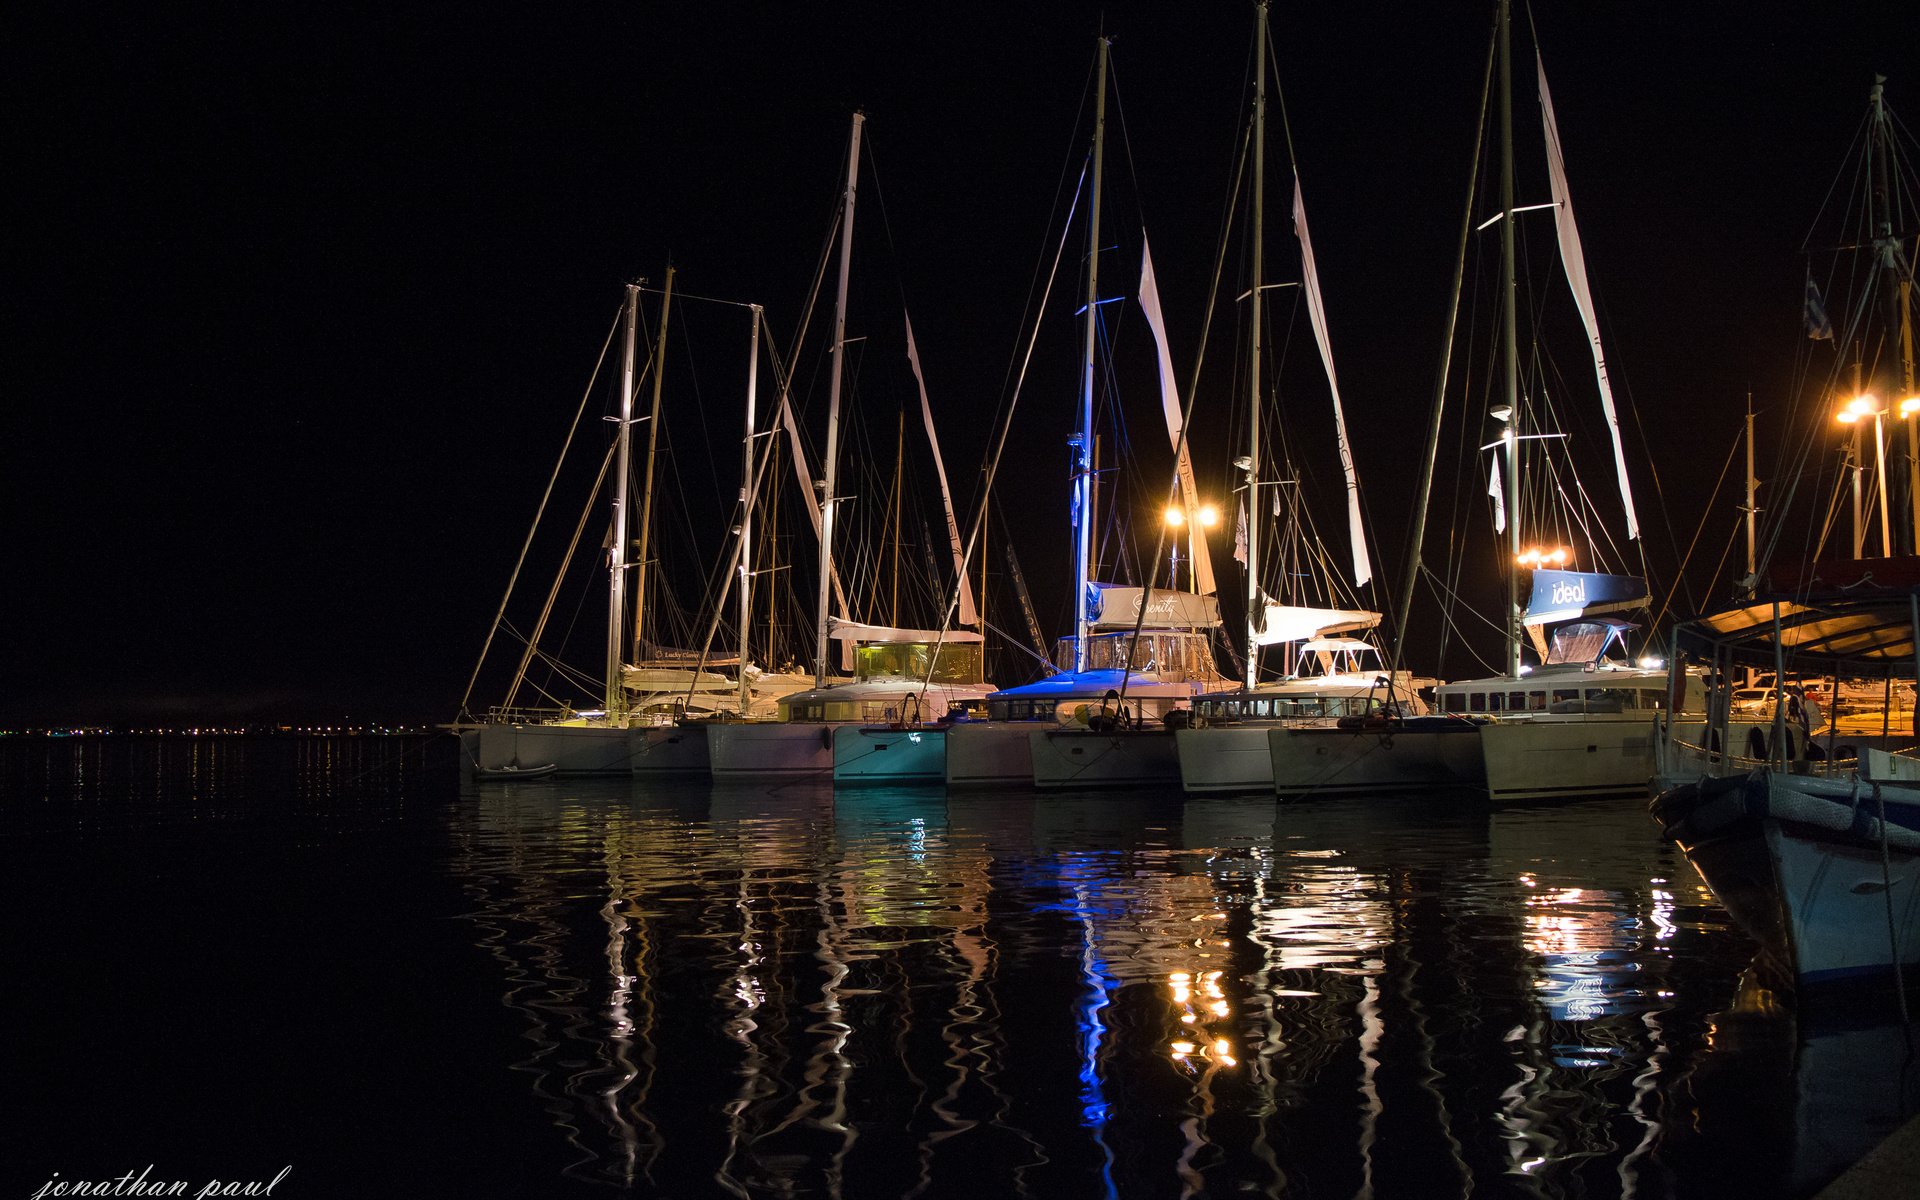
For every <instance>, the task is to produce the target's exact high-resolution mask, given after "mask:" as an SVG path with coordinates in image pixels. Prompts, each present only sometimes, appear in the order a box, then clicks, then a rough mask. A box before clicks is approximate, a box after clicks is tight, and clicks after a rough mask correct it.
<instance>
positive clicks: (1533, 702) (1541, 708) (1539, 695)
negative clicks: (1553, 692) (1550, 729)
mask: <svg viewBox="0 0 1920 1200" xmlns="http://www.w3.org/2000/svg"><path fill="white" fill-rule="evenodd" d="M1527 711H1529V712H1545V711H1547V694H1546V693H1545V692H1543V691H1542V692H1528V693H1527Z"/></svg>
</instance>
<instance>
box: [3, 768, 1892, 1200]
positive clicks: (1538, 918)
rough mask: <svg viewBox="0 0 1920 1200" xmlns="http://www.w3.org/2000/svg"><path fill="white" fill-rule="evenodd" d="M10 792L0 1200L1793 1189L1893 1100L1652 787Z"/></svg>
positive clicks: (198, 787)
mask: <svg viewBox="0 0 1920 1200" xmlns="http://www.w3.org/2000/svg"><path fill="white" fill-rule="evenodd" d="M0 787H3V789H4V790H3V792H0V797H3V799H4V807H3V808H0V879H3V880H4V883H0V887H4V889H5V901H6V909H5V911H6V914H7V928H8V936H7V938H6V939H5V940H6V944H7V950H6V954H5V960H4V961H5V970H4V982H3V983H0V989H3V990H4V994H5V996H6V1006H7V1010H8V1013H7V1020H6V1026H5V1027H6V1038H5V1043H4V1044H5V1052H4V1061H0V1071H4V1079H5V1082H6V1090H7V1093H8V1094H9V1099H10V1103H9V1105H8V1107H9V1108H10V1109H11V1110H12V1112H13V1115H12V1116H11V1117H10V1118H9V1119H8V1120H7V1121H6V1122H5V1123H4V1126H0V1197H12V1196H22V1197H26V1196H32V1195H33V1194H34V1193H35V1192H36V1190H39V1189H42V1188H43V1187H45V1186H46V1185H48V1184H49V1183H58V1182H61V1181H96V1180H112V1179H117V1178H119V1177H121V1176H122V1175H123V1174H125V1173H127V1172H129V1171H131V1172H133V1173H134V1174H135V1175H136V1176H137V1175H138V1174H139V1172H140V1171H141V1170H142V1169H143V1168H148V1167H151V1171H150V1174H149V1176H148V1178H149V1180H150V1181H151V1180H162V1181H173V1180H180V1181H186V1182H187V1183H188V1185H189V1187H188V1191H187V1192H186V1194H188V1195H192V1194H194V1193H195V1192H196V1191H198V1190H199V1189H200V1188H201V1187H202V1185H203V1184H205V1183H206V1182H208V1181H210V1180H220V1181H241V1182H244V1181H260V1182H261V1183H262V1185H263V1186H264V1183H265V1182H266V1181H270V1180H272V1179H274V1178H275V1176H276V1175H277V1174H279V1173H280V1172H281V1170H282V1168H285V1167H291V1168H292V1170H291V1172H290V1173H288V1174H286V1175H285V1176H284V1177H282V1178H281V1179H280V1182H279V1183H277V1184H276V1185H275V1186H274V1190H273V1192H272V1195H273V1196H274V1197H276V1198H285V1200H311V1198H316V1197H326V1198H329V1200H331V1198H333V1197H348V1196H375V1197H401V1196H407V1197H413V1196H462V1197H475V1198H490V1197H543V1196H612V1195H616V1194H623V1193H624V1194H631V1195H637V1196H663V1197H668V1196H670V1197H705V1196H734V1197H741V1196H752V1197H760V1196H766V1197H789V1196H792V1197H798V1196H845V1197H854V1198H865V1197H968V1198H993V1197H1033V1198H1036V1200H1055V1198H1070V1197H1104V1196H1121V1197H1189V1196H1209V1197H1240V1196H1286V1197H1366V1196H1379V1197H1394V1196H1415V1197H1423V1196H1468V1195H1471V1196H1542V1197H1560V1196H1568V1197H1587V1196H1594V1197H1603V1196H1723V1195H1733V1194H1738V1195H1743V1196H1749V1197H1774V1196H1781V1197H1794V1196H1802V1195H1807V1194H1810V1193H1811V1192H1812V1191H1814V1190H1816V1189H1817V1188H1818V1187H1819V1186H1820V1185H1821V1184H1823V1183H1824V1182H1826V1181H1827V1180H1828V1179H1830V1178H1832V1177H1833V1176H1834V1175H1836V1174H1837V1173H1838V1172H1839V1171H1841V1170H1842V1169H1844V1168H1845V1167H1846V1166H1847V1165H1848V1164H1850V1163H1851V1162H1852V1161H1854V1160H1855V1159H1856V1158H1857V1157H1858V1156H1859V1155H1861V1154H1862V1153H1864V1152H1865V1151H1866V1150H1867V1149H1869V1148H1871V1146H1872V1145H1874V1144H1875V1143H1876V1142H1877V1141H1878V1139H1879V1138H1880V1137H1881V1136H1884V1134H1886V1133H1887V1132H1889V1131H1890V1130H1891V1129H1892V1128H1894V1127H1895V1126H1896V1125H1897V1124H1898V1123H1899V1121H1900V1120H1901V1118H1902V1117H1903V1116H1904V1115H1908V1113H1907V1112H1903V1110H1902V1103H1901V1100H1902V1092H1903V1091H1904V1092H1905V1096H1906V1099H1907V1100H1908V1101H1909V1111H1910V1102H1911V1101H1912V1100H1913V1098H1914V1094H1915V1089H1914V1082H1913V1078H1914V1075H1915V1071H1914V1068H1913V1066H1912V1064H1911V1062H1910V1056H1909V1054H1908V1050H1907V1045H1906V1038H1905V1036H1904V1031H1903V1029H1902V1028H1901V1027H1900V1026H1899V1025H1898V1024H1876V1023H1875V1022H1876V1021H1879V1020H1888V1019H1890V1018H1891V1017H1892V1012H1891V1008H1890V1005H1889V1006H1887V1011H1885V1012H1879V1013H1874V1012H1869V1013H1866V1014H1864V1015H1863V1014H1861V1013H1853V1014H1851V1015H1849V1016H1847V1017H1846V1018H1845V1019H1839V1018H1837V1017H1834V1018H1828V1017H1824V1016H1823V1017H1819V1018H1818V1019H1816V1018H1815V1016H1814V1015H1813V1014H1799V1015H1798V1016H1796V1014H1795V1013H1794V1012H1793V1011H1792V1010H1791V1005H1790V998H1789V997H1786V996H1782V995H1779V994H1777V993H1775V992H1774V991H1771V990H1769V989H1768V988H1766V987H1765V986H1763V985H1762V984H1761V983H1760V982H1759V981H1758V976H1757V975H1756V974H1755V973H1754V972H1752V971H1750V970H1749V965H1750V963H1751V962H1752V960H1753V957H1754V952H1755V947H1754V946H1753V944H1752V943H1751V942H1749V941H1748V940H1747V938H1746V937H1745V936H1744V935H1743V934H1741V933H1740V932H1739V931H1738V930H1737V929H1735V928H1734V927H1733V926H1732V925H1731V923H1730V922H1729V919H1728V918H1727V916H1726V914H1725V913H1724V912H1723V911H1722V910H1721V909H1720V907H1719V905H1718V904H1716V903H1715V902H1714V901H1713V899H1712V898H1711V896H1709V895H1708V894H1706V892H1705V889H1704V888H1703V887H1702V885H1701V883H1700V881H1699V879H1698V877H1697V876H1696V875H1695V874H1694V872H1693V870H1692V868H1691V867H1689V866H1688V865H1687V863H1686V860H1685V858H1684V857H1683V856H1682V855H1681V854H1680V853H1679V852H1678V851H1677V850H1676V849H1675V848H1673V847H1671V846H1668V845H1666V844H1664V843H1662V842H1661V840H1660V838H1659V834H1658V830H1657V829H1656V827H1655V826H1654V824H1653V822H1652V821H1651V820H1650V819H1649V818H1648V816H1647V814H1646V811H1645V805H1644V804H1642V803H1604V804H1583V805H1577V806H1566V807H1559V808H1536V809H1508V810H1497V811H1490V810H1488V809H1487V808H1486V807H1485V806H1484V805H1481V804H1474V803H1466V802H1460V801H1453V802H1446V803H1438V802H1416V801H1404V800H1401V801H1394V800H1377V801H1359V800H1339V801H1329V802H1325V803H1313V802H1309V803H1299V804H1292V805H1288V806H1285V807H1281V806H1276V805H1275V804H1274V802H1273V801H1272V800H1271V799H1269V798H1262V797H1252V798H1233V799H1183V798H1182V797H1180V796H1178V795H1095V794H1086V795H1046V796H1035V795H1032V794H1022V793H1011V794H1007V793H996V794H985V795H969V796H960V795H956V796H952V797H948V796H945V795H943V794H942V793H940V792H939V791H937V790H919V791H906V790H901V791H882V790H868V791H861V792H855V793H843V794H842V795H840V796H839V797H835V796H834V795H833V794H832V792H831V791H830V790H827V789H825V788H819V787H813V786H795V787H785V788H747V789H738V788H716V787H711V786H709V785H707V784H705V783H697V784H676V785H666V784H660V783H629V782H628V781H626V780H612V781H585V780H581V781H572V780H564V779H552V780H534V781H520V782H512V783H507V784H498V785H494V784H488V785H482V786H479V787H477V788H476V787H474V786H473V785H471V784H468V785H465V787H464V789H463V785H462V783H461V781H460V780H459V778H458V776H457V774H456V771H455V766H454V753H453V747H452V744H451V742H450V741H448V740H446V739H427V738H402V737H357V738H344V737H343V738H334V739H322V738H295V737H281V738H244V737H224V738H205V739H192V738H185V737H176V738H138V737H119V736H116V737H89V738H68V739H49V740H41V739H23V738H12V739H0ZM48 1194H52V1193H51V1192H49V1193H48Z"/></svg>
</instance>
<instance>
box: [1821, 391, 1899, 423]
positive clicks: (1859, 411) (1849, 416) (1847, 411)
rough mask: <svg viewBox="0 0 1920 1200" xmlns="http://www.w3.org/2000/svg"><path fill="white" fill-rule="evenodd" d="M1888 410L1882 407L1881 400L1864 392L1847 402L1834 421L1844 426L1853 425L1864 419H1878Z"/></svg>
mask: <svg viewBox="0 0 1920 1200" xmlns="http://www.w3.org/2000/svg"><path fill="white" fill-rule="evenodd" d="M1886 411H1887V410H1886V409H1885V408H1883V407H1881V405H1880V398H1879V397H1878V396H1875V395H1874V394H1873V393H1871V392H1862V393H1861V394H1860V395H1858V396H1855V397H1854V398H1853V399H1851V400H1849V401H1847V402H1846V404H1845V405H1844V406H1843V407H1842V408H1841V409H1840V411H1839V412H1837V413H1835V414H1833V419H1834V420H1836V421H1838V422H1840V423H1841V424H1842V425H1851V424H1853V423H1854V422H1855V421H1858V420H1860V419H1861V418H1862V417H1877V416H1879V415H1880V414H1882V413H1884V412H1886Z"/></svg>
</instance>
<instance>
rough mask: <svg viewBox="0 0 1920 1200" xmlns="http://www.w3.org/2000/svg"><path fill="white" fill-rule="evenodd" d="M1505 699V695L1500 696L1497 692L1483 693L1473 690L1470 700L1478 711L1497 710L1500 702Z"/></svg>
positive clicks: (1499, 707)
mask: <svg viewBox="0 0 1920 1200" xmlns="http://www.w3.org/2000/svg"><path fill="white" fill-rule="evenodd" d="M1505 699H1506V697H1505V696H1502V695H1501V694H1500V693H1499V692H1491V693H1488V694H1485V695H1482V694H1481V693H1479V692H1475V693H1473V697H1472V699H1471V701H1470V702H1471V703H1472V705H1473V707H1474V709H1475V710H1476V711H1478V712H1499V711H1500V709H1501V702H1502V701H1504V700H1505Z"/></svg>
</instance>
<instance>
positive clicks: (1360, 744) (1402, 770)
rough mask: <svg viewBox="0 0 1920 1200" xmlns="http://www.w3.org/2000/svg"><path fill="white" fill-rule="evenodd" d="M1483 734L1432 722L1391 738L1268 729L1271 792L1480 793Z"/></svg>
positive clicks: (1364, 732)
mask: <svg viewBox="0 0 1920 1200" xmlns="http://www.w3.org/2000/svg"><path fill="white" fill-rule="evenodd" d="M1481 728H1482V727H1481V726H1478V725H1475V724H1472V723H1470V722H1465V721H1460V722H1445V721H1444V719H1443V718H1435V717H1427V718H1421V725H1420V727H1418V728H1413V729H1406V728H1402V729H1398V730H1395V731H1394V732H1392V733H1391V734H1390V735H1388V734H1385V733H1383V732H1381V731H1379V730H1370V729H1341V728H1338V727H1329V726H1307V727H1299V728H1279V729H1269V730H1267V751H1268V754H1269V756H1270V758H1271V764H1272V771H1273V790H1274V792H1275V793H1276V794H1278V795H1281V796H1306V795H1316V796H1317V795H1332V796H1340V795H1352V794H1361V793H1382V792H1426V791H1459V790H1473V791H1478V790H1482V789H1484V788H1485V787H1486V783H1487V775H1486V766H1485V764H1484V763H1483V762H1482V760H1481V757H1480V729H1481Z"/></svg>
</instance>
